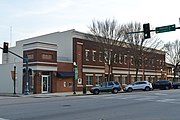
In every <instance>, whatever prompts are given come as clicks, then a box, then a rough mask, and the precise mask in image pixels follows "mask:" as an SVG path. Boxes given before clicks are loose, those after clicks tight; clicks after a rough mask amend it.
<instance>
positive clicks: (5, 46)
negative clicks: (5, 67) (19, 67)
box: [3, 42, 9, 53]
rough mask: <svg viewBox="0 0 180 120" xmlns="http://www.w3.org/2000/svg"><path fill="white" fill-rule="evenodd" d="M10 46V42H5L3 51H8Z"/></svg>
mask: <svg viewBox="0 0 180 120" xmlns="http://www.w3.org/2000/svg"><path fill="white" fill-rule="evenodd" d="M8 47H9V43H7V42H4V46H3V53H8Z"/></svg>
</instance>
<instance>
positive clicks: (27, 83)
mask: <svg viewBox="0 0 180 120" xmlns="http://www.w3.org/2000/svg"><path fill="white" fill-rule="evenodd" d="M0 49H3V48H2V47H0ZM8 52H10V53H11V54H13V55H15V56H17V57H19V58H21V59H23V61H25V63H26V81H25V90H24V94H25V95H28V94H29V87H28V86H29V77H28V57H26V58H23V57H21V56H20V55H18V54H16V53H14V52H12V51H10V50H8Z"/></svg>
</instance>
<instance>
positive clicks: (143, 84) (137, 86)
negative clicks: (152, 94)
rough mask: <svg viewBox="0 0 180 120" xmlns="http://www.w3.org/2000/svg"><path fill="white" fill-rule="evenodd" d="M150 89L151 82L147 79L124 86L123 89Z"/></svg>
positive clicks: (128, 90)
mask: <svg viewBox="0 0 180 120" xmlns="http://www.w3.org/2000/svg"><path fill="white" fill-rule="evenodd" d="M152 89H153V87H152V84H151V83H150V82H148V81H137V82H134V83H133V84H129V85H127V86H125V87H124V91H126V92H132V91H133V90H145V91H150V90H152Z"/></svg>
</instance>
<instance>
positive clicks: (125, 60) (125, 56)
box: [124, 55, 127, 64]
mask: <svg viewBox="0 0 180 120" xmlns="http://www.w3.org/2000/svg"><path fill="white" fill-rule="evenodd" d="M124 64H127V55H124Z"/></svg>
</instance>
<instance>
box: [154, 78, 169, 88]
mask: <svg viewBox="0 0 180 120" xmlns="http://www.w3.org/2000/svg"><path fill="white" fill-rule="evenodd" d="M153 88H154V89H165V90H168V89H171V88H172V83H171V81H169V80H158V81H156V82H155V83H153Z"/></svg>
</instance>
